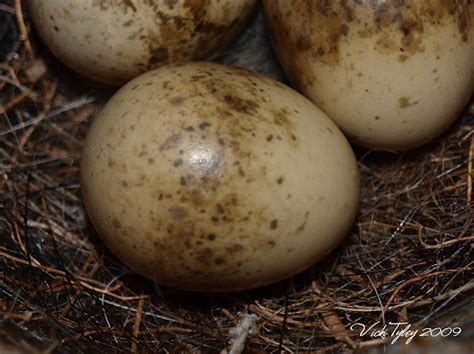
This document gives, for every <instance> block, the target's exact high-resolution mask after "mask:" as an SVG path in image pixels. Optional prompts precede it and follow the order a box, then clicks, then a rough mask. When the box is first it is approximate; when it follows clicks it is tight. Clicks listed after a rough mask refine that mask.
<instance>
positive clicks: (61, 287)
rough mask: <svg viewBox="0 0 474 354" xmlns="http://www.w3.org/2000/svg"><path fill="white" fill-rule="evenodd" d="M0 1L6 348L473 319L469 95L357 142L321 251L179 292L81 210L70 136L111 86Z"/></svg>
mask: <svg viewBox="0 0 474 354" xmlns="http://www.w3.org/2000/svg"><path fill="white" fill-rule="evenodd" d="M2 12H3V14H2ZM9 13H10V14H11V16H7V15H8V14H9ZM5 14H7V15H5ZM1 15H4V18H5V19H6V20H5V22H4V25H3V26H4V27H6V28H7V30H6V32H4V33H0V62H1V64H0V241H1V243H0V280H1V281H0V314H1V323H0V339H1V340H0V342H3V343H4V344H8V345H10V346H12V345H13V346H14V347H17V348H20V349H19V350H20V352H37V351H47V352H55V353H62V352H88V351H92V350H95V351H99V352H126V351H132V352H158V351H173V352H175V351H193V350H194V351H203V352H216V351H219V350H222V349H225V348H229V346H230V344H231V340H232V338H233V333H234V334H235V328H236V326H237V328H239V329H240V330H241V332H243V334H244V337H243V339H244V342H245V348H246V351H247V352H256V353H258V352H270V351H288V352H298V351H299V352H304V351H310V350H312V351H320V352H341V351H345V350H352V349H357V348H369V347H373V346H377V345H380V344H384V343H388V342H390V341H391V339H392V338H371V337H367V336H365V337H361V336H359V333H358V332H355V331H351V329H350V328H351V325H352V324H354V323H357V322H362V323H365V324H369V325H370V324H373V323H375V322H377V321H381V323H382V322H383V321H385V322H386V323H388V322H389V321H405V322H409V323H410V324H412V325H413V326H414V327H417V328H421V327H425V326H428V325H429V324H432V323H443V324H445V325H450V326H454V325H459V326H461V327H462V326H467V325H466V323H467V324H469V321H472V314H473V310H472V300H473V289H474V280H473V260H474V257H473V245H474V244H473V241H474V232H473V231H474V224H473V213H472V209H473V203H472V188H473V177H474V175H473V155H474V133H473V131H474V129H473V128H474V116H473V110H472V108H471V110H470V111H469V109H467V110H466V111H465V112H464V113H463V115H462V116H461V117H460V118H459V119H458V121H457V123H456V124H455V125H454V126H453V127H452V128H451V129H450V130H449V131H448V132H447V133H446V134H445V135H443V136H442V137H441V138H440V139H438V140H437V141H435V142H433V143H432V144H430V145H428V146H425V147H424V148H423V149H420V150H416V151H411V152H409V153H403V154H396V155H395V154H386V153H379V152H375V151H368V150H357V151H356V152H357V155H358V157H359V164H360V168H361V171H362V181H363V183H362V186H363V191H362V204H361V209H360V212H359V215H358V218H357V221H356V223H355V225H354V227H353V229H352V230H351V232H350V234H349V235H348V237H347V239H346V241H345V242H344V243H343V244H342V245H341V246H340V247H339V248H338V249H337V250H336V251H335V252H333V254H332V255H331V256H329V257H328V258H326V259H325V260H324V261H323V262H321V263H319V264H318V265H316V266H315V267H313V268H312V269H310V270H308V271H306V272H304V273H303V274H301V275H299V276H297V277H294V278H292V279H289V280H287V281H284V282H281V283H279V284H275V285H272V286H268V287H266V288H263V289H257V290H253V291H248V292H243V293H237V294H223V295H199V294H190V293H183V292H179V291H175V290H172V289H165V288H160V287H158V286H157V285H156V284H153V283H152V282H150V281H148V280H146V279H143V278H141V277H139V276H137V275H135V274H132V273H131V272H130V271H129V270H128V269H127V268H126V267H125V266H123V265H122V264H121V263H120V262H118V261H117V260H116V259H115V258H114V257H113V256H112V255H111V254H110V253H109V252H108V251H107V250H106V249H105V248H104V247H103V246H102V244H101V242H100V240H98V238H97V236H96V235H95V233H94V231H93V229H92V228H91V227H90V226H89V224H88V222H87V218H86V216H85V214H84V210H83V207H82V203H81V197H80V186H79V182H78V181H79V161H80V151H81V146H82V142H83V140H84V136H85V134H86V133H87V130H88V126H89V124H90V123H91V121H92V120H93V118H94V117H95V116H96V114H97V112H98V110H99V108H100V106H101V104H102V102H103V100H104V97H107V96H108V95H109V94H110V92H107V90H106V89H105V88H103V87H100V86H94V85H92V84H90V83H87V82H86V83H85V84H82V83H81V82H83V81H84V80H83V79H81V78H79V77H77V76H75V75H74V74H73V73H71V72H69V71H67V70H66V69H64V68H63V67H61V66H60V65H59V64H58V63H57V62H56V61H55V60H54V59H53V58H51V57H50V56H49V54H48V53H47V51H46V50H45V49H43V48H42V47H41V45H40V43H39V41H38V40H37V38H36V37H35V35H34V33H32V31H30V24H29V22H28V18H27V16H26V15H25V17H24V16H23V14H22V12H21V9H20V1H15V2H12V3H11V6H9V5H2V4H0V16H1ZM0 22H1V21H0ZM7 22H8V23H7ZM0 27H1V26H0ZM1 31H2V28H0V32H1ZM5 33H6V34H5ZM2 35H3V38H2ZM2 39H3V40H2ZM71 77H72V79H71ZM78 83H79V84H78ZM104 91H105V93H104ZM109 91H110V90H109ZM252 314H253V315H255V316H251V315H252ZM471 324H472V323H471ZM239 325H240V326H239ZM463 329H464V330H466V331H467V329H468V328H467V327H464V328H463ZM471 335H472V334H471ZM10 348H11V347H10Z"/></svg>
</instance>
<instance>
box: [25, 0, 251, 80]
mask: <svg viewBox="0 0 474 354" xmlns="http://www.w3.org/2000/svg"><path fill="white" fill-rule="evenodd" d="M255 2H256V0H183V1H177V0H147V1H145V0H30V2H29V4H30V5H29V6H30V11H31V16H32V18H33V22H34V24H35V27H36V30H37V31H38V33H39V34H40V36H41V37H42V39H43V40H44V42H45V43H46V44H47V45H48V47H49V48H50V49H51V51H52V52H53V53H54V54H55V55H56V56H57V57H58V58H59V59H61V61H63V62H64V63H65V64H66V65H68V66H69V67H71V68H72V69H74V70H75V71H77V72H79V73H81V74H83V75H85V76H87V77H89V78H91V79H94V80H98V81H102V82H105V83H109V84H122V83H124V82H126V81H128V80H129V79H131V78H133V77H135V76H137V75H139V74H140V73H142V72H145V71H147V70H150V69H152V68H155V67H157V66H159V65H162V64H164V63H168V62H178V61H186V60H191V59H199V58H205V57H208V56H209V55H211V54H212V53H214V52H215V51H216V50H219V49H221V48H223V47H224V46H225V45H227V44H228V43H229V41H230V40H231V39H232V38H233V37H234V35H235V34H236V33H237V32H238V30H239V29H240V28H241V27H242V25H243V24H244V23H245V21H246V19H247V17H248V16H249V14H250V13H251V11H252V9H253V7H254V5H255Z"/></svg>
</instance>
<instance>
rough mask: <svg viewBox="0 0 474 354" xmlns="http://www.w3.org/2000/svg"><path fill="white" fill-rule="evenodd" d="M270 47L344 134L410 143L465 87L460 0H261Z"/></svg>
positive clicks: (435, 129) (446, 117)
mask: <svg viewBox="0 0 474 354" xmlns="http://www.w3.org/2000/svg"><path fill="white" fill-rule="evenodd" d="M264 7H265V13H266V18H267V22H268V25H269V27H270V29H271V32H272V34H273V39H274V42H275V46H276V50H277V54H278V56H279V58H280V61H281V63H282V66H283V68H284V69H285V71H286V73H287V74H288V76H289V78H290V80H291V81H292V83H293V84H294V86H295V88H297V89H298V90H300V91H301V92H302V93H304V94H305V95H306V96H307V97H309V98H310V99H311V100H312V101H313V102H314V103H315V104H316V105H318V106H319V107H320V108H321V109H322V110H323V111H325V112H326V113H327V114H328V116H329V117H330V118H332V119H333V120H334V121H335V122H336V123H337V124H338V126H339V127H340V128H341V129H342V130H343V131H344V132H345V133H346V135H347V136H348V137H349V138H350V139H351V140H352V141H354V142H356V143H358V144H360V145H363V146H366V147H375V148H380V149H385V150H404V149H408V148H413V147H417V146H420V145H422V144H424V143H426V142H428V141H430V140H432V139H433V138H435V137H436V136H438V135H439V134H441V133H442V132H443V131H444V130H445V129H447V128H448V127H449V126H450V124H452V123H453V121H454V120H455V119H456V117H457V116H458V115H459V113H460V112H461V111H462V109H463V107H464V106H465V104H466V103H467V101H468V99H469V97H470V96H471V94H472V90H473V84H474V33H473V29H474V27H473V26H472V16H473V8H474V2H472V1H470V0H450V1H446V0H427V1H418V0H404V1H400V0H384V1H382V0H372V1H357V0H347V1H325V0H293V1H286V0H265V1H264Z"/></svg>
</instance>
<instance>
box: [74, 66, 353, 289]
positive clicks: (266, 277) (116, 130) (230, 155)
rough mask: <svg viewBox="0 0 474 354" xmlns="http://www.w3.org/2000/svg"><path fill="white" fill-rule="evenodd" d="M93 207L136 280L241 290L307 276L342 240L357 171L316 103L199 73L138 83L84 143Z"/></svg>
mask: <svg viewBox="0 0 474 354" xmlns="http://www.w3.org/2000/svg"><path fill="white" fill-rule="evenodd" d="M81 184H82V193H83V196H84V203H85V206H86V208H87V211H88V213H89V215H90V218H91V220H92V222H93V224H94V225H95V227H96V229H97V231H98V233H99V234H100V235H101V237H102V238H103V240H104V241H105V243H106V244H107V245H108V246H109V247H110V249H111V250H112V251H113V252H114V253H115V254H116V255H117V256H118V258H119V259H121V260H123V261H124V262H125V263H126V264H128V265H129V266H130V267H131V268H133V269H135V270H136V271H138V272H139V273H141V274H143V275H145V276H147V277H149V278H151V279H155V280H156V281H158V282H159V283H160V284H165V285H168V286H172V287H176V288H180V289H186V290H195V291H229V290H242V289H248V288H253V287H258V286H261V285H265V284H269V283H272V282H275V281H278V280H281V279H284V278H286V277H289V276H291V275H293V274H295V273H297V272H300V271H302V270H304V269H306V268H307V267H309V266H311V265H312V264H313V263H315V262H316V261H317V260H319V259H321V258H322V257H324V256H325V255H326V254H327V253H328V252H330V251H331V250H332V249H333V248H334V247H335V246H336V245H337V244H338V243H339V242H340V241H341V240H342V238H343V237H344V236H345V234H346V233H347V231H348V229H349V227H350V226H351V224H352V222H353V220H354V216H355V214H356V212H357V208H358V201H359V172H358V166H357V162H356V160H355V157H354V154H353V152H352V150H351V147H350V145H349V144H348V142H347V140H346V139H345V138H344V136H343V134H342V133H341V132H340V131H339V129H338V128H337V127H336V126H335V124H334V123H333V122H332V121H330V120H329V119H328V118H327V117H326V115H325V114H324V113H322V111H320V110H319V109H318V108H317V107H316V106H314V105H313V104H312V103H311V102H310V101H309V100H307V99H306V98H304V97H303V96H301V95H300V94H298V93H297V92H295V91H293V90H292V89H290V88H288V87H287V86H284V85H283V84H281V83H279V82H276V81H273V80H271V79H268V78H265V77H263V76H260V75H257V74H255V73H251V72H249V71H246V70H243V69H237V68H232V67H229V66H223V65H218V64H212V63H206V62H196V63H189V64H182V65H169V66H165V67H162V68H159V69H156V70H154V71H151V72H148V73H146V74H143V75H141V76H139V77H138V78H136V79H134V80H132V81H131V82H130V83H128V84H127V85H126V86H125V87H123V88H122V89H121V90H120V91H119V92H118V93H117V94H116V95H115V96H113V97H112V99H111V100H110V101H109V102H108V103H107V105H106V106H105V108H104V109H103V111H102V112H101V114H100V116H99V117H98V118H97V119H96V120H95V121H94V123H93V124H92V127H91V129H90V132H89V134H88V136H87V139H86V143H85V146H84V151H83V157H82V164H81Z"/></svg>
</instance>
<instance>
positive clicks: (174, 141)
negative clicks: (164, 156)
mask: <svg viewBox="0 0 474 354" xmlns="http://www.w3.org/2000/svg"><path fill="white" fill-rule="evenodd" d="M181 139H182V135H181V134H180V133H175V134H172V135H170V136H169V137H168V138H167V139H166V140H165V142H164V143H163V144H161V145H160V150H169V149H174V148H176V147H177V146H178V144H179V142H180V141H181Z"/></svg>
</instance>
